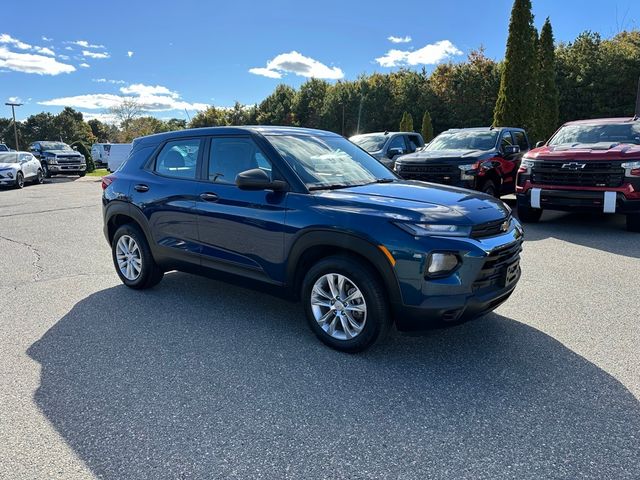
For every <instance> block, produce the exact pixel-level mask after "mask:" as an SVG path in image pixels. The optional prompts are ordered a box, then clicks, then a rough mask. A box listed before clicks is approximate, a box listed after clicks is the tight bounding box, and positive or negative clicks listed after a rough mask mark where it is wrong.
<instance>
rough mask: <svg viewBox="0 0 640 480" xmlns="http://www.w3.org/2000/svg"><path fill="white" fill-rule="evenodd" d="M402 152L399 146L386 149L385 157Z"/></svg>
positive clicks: (391, 156)
mask: <svg viewBox="0 0 640 480" xmlns="http://www.w3.org/2000/svg"><path fill="white" fill-rule="evenodd" d="M403 153H404V151H403V150H402V149H401V148H390V149H389V150H388V151H387V157H389V158H393V157H395V156H396V155H402V154H403Z"/></svg>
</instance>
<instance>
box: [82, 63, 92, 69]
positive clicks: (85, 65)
mask: <svg viewBox="0 0 640 480" xmlns="http://www.w3.org/2000/svg"><path fill="white" fill-rule="evenodd" d="M80 66H81V67H82V68H89V67H90V66H91V65H89V64H88V63H86V62H85V63H81V64H80Z"/></svg>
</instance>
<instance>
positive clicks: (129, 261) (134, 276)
mask: <svg viewBox="0 0 640 480" xmlns="http://www.w3.org/2000/svg"><path fill="white" fill-rule="evenodd" d="M111 253H112V258H113V264H114V266H115V267H116V272H117V274H118V276H119V277H120V280H122V283H124V284H125V285H126V286H127V287H129V288H134V289H136V290H142V289H145V288H151V287H153V286H155V285H157V284H158V283H159V282H160V280H162V277H163V276H164V272H163V271H162V270H161V269H160V267H158V265H157V264H156V262H155V260H154V258H153V255H152V254H151V249H150V248H149V244H148V243H147V239H146V237H145V236H144V233H142V231H141V230H140V229H139V228H138V227H137V226H136V225H132V224H127V225H123V226H121V227H120V228H119V229H118V230H117V231H116V233H115V235H114V236H113V241H112V242H111Z"/></svg>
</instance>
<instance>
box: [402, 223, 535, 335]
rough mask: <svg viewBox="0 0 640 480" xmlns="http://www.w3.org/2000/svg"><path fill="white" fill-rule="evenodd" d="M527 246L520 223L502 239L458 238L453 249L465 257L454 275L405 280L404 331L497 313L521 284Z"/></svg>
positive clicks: (462, 257) (500, 236) (403, 300)
mask: <svg viewBox="0 0 640 480" xmlns="http://www.w3.org/2000/svg"><path fill="white" fill-rule="evenodd" d="M522 242H523V234H522V229H521V227H520V225H519V223H518V222H517V221H516V220H512V225H511V229H510V230H509V231H508V232H506V233H504V234H501V235H496V236H492V237H487V238H482V239H477V240H476V239H471V238H465V239H457V240H453V239H452V240H451V245H450V247H448V248H447V250H449V251H455V252H457V253H458V255H459V257H460V258H461V259H462V261H461V264H460V267H459V268H458V270H456V271H455V272H454V273H453V274H451V275H450V276H448V277H445V278H441V279H429V278H427V277H424V276H420V278H416V276H415V275H411V278H399V283H400V288H401V293H402V304H399V305H394V316H395V320H396V325H397V327H398V329H399V330H416V329H421V328H425V327H428V326H429V325H432V324H434V323H442V322H460V321H466V320H471V319H473V318H476V317H478V316H481V315H483V314H485V313H488V312H490V311H492V310H493V309H495V308H496V307H497V306H498V305H500V304H501V303H503V302H504V301H506V300H507V299H508V298H509V296H510V295H511V294H512V293H513V291H514V289H515V288H516V285H517V283H518V281H519V280H520V276H521V270H520V252H521V250H522ZM400 262H402V260H398V263H400ZM396 266H397V267H400V268H402V265H396ZM420 268H424V266H422V267H420ZM396 272H398V268H396ZM414 273H415V272H414Z"/></svg>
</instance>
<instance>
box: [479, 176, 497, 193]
mask: <svg viewBox="0 0 640 480" xmlns="http://www.w3.org/2000/svg"><path fill="white" fill-rule="evenodd" d="M480 191H481V192H482V193H486V194H487V195H491V196H492V197H497V196H498V189H497V187H496V184H495V183H493V180H487V181H486V182H484V184H483V185H482V189H481V190H480Z"/></svg>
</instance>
